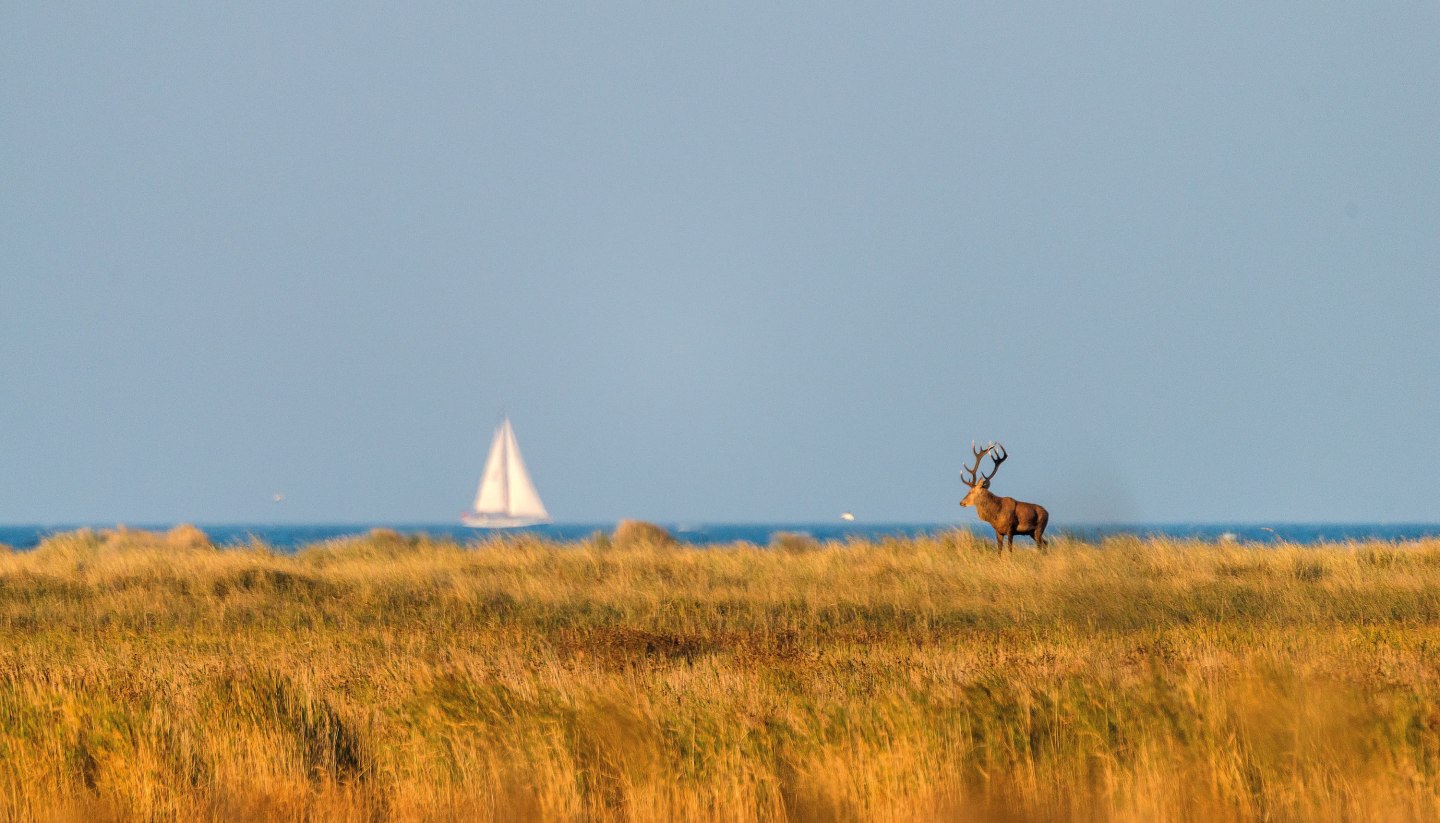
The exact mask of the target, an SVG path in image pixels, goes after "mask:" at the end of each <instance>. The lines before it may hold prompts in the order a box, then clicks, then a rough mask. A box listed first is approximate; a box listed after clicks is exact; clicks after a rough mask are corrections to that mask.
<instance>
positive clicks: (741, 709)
mask: <svg viewBox="0 0 1440 823" xmlns="http://www.w3.org/2000/svg"><path fill="white" fill-rule="evenodd" d="M0 639H3V643H0V820H54V819H73V820H106V819H113V820H165V821H191V820H215V821H222V820H223V821H230V820H243V819H273V820H295V821H301V820H305V821H311V820H313V821H329V820H336V821H339V820H347V821H348V820H377V821H379V820H402V821H411V820H413V821H422V820H424V821H430V820H456V821H459V820H466V821H469V820H479V821H487V820H493V821H513V820H569V821H582V820H586V821H588V820H598V821H612V820H613V821H669V820H722V821H747V820H788V821H811V820H815V821H824V820H856V821H859V820H867V821H868V820H879V821H912V820H978V821H985V820H991V821H1018V820H1046V821H1095V822H1096V823H1100V822H1102V821H1185V820H1200V819H1204V820H1237V821H1327V820H1333V821H1342V820H1343V821H1405V820H1427V819H1440V779H1437V773H1440V677H1437V675H1440V666H1437V660H1440V541H1426V542H1419V543H1407V544H1398V545H1397V544H1387V543H1365V544H1337V545H1326V546H1321V547H1298V546H1288V545H1279V546H1264V547H1247V546H1236V545H1225V544H1222V545H1215V544H1203V543H1188V542H1178V541H1170V540H1160V539H1153V540H1141V539H1134V538H1118V539H1111V540H1107V541H1105V542H1104V543H1103V544H1100V545H1092V544H1084V543H1076V542H1070V541H1066V540H1063V539H1059V540H1056V541H1055V544H1054V548H1053V549H1052V550H1051V551H1049V552H1047V553H1044V554H1041V553H1039V552H1036V551H1034V550H1031V549H1028V548H1027V549H1025V550H1017V551H1015V552H1014V553H1013V554H1007V555H1003V556H997V554H996V553H995V551H994V550H993V548H992V547H991V545H990V542H989V541H988V539H976V538H972V537H970V536H969V535H968V534H964V533H958V532H957V533H954V534H951V535H946V536H943V537H938V538H934V539H919V540H887V541H882V542H876V543H862V542H850V543H820V544H814V543H812V542H806V541H804V540H801V539H800V538H798V537H794V536H792V537H789V538H786V539H784V540H780V541H778V542H777V547H776V548H775V549H769V548H755V547H753V546H748V545H734V546H724V547H716V548H707V549H690V548H684V547H676V546H671V545H666V544H663V542H662V543H660V544H655V543H650V542H644V541H640V542H636V543H633V544H631V543H629V542H628V541H612V540H610V539H608V538H603V537H600V536H597V538H596V539H594V540H592V541H589V542H586V543H580V544H573V545H552V544H546V543H542V542H539V541H536V540H533V539H528V538H523V537H521V538H514V539H506V540H497V541H493V542H484V543H478V544H473V545H467V546H459V545H456V544H454V543H451V542H445V541H432V540H429V539H424V538H411V537H406V536H402V535H399V534H396V533H394V532H375V533H372V534H371V535H369V536H367V537H364V538H358V539H353V540H344V541H335V542H330V543H325V544H321V545H316V546H312V547H309V548H307V549H305V550H303V551H301V552H299V553H298V554H296V555H294V556H288V555H282V554H277V553H275V552H273V551H271V550H270V549H268V548H267V547H265V546H263V545H259V544H256V545H251V546H247V547H240V548H227V549H223V550H220V549H216V548H214V547H212V546H211V545H210V544H209V543H208V541H207V540H206V539H205V538H204V535H203V534H200V533H199V532H198V531H196V530H193V529H178V530H176V531H173V532H171V533H169V534H168V535H165V534H148V533H143V532H133V531H124V530H118V531H114V532H101V533H95V532H88V531H85V532H76V533H71V534H65V535H60V536H56V537H53V538H50V539H49V540H47V541H45V542H44V543H43V544H42V545H41V546H40V547H38V548H37V549H35V550H33V551H27V552H14V553H0Z"/></svg>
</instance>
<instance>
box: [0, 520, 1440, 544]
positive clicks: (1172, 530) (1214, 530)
mask: <svg viewBox="0 0 1440 823" xmlns="http://www.w3.org/2000/svg"><path fill="white" fill-rule="evenodd" d="M115 525H116V524H114V523H62V524H45V525H10V526H5V525H0V544H3V545H6V546H10V547H11V548H14V549H20V550H24V549H32V548H34V547H35V546H37V545H39V543H40V541H41V540H43V539H45V538H46V537H47V536H49V535H52V534H58V533H61V532H67V531H74V530H76V529H79V528H84V527H90V528H95V529H104V528H114V527H115ZM126 525H127V526H129V527H130V528H136V529H147V530H156V531H164V530H166V529H169V528H171V527H172V526H173V525H174V524H171V523H148V524H147V523H130V524H126ZM197 525H198V526H199V528H200V529H201V530H203V531H204V532H205V533H206V534H207V535H209V537H210V540H211V541H212V542H214V543H215V544H216V545H219V546H230V545H245V544H248V543H250V542H251V541H252V540H259V541H260V542H262V543H265V544H266V545H268V546H271V547H272V548H274V549H277V550H280V551H294V550H296V549H299V548H302V547H304V546H308V545H311V544H314V543H323V542H325V541H328V540H336V539H340V538H345V537H353V536H356V535H363V534H366V533H367V532H369V531H371V530H372V529H381V528H383V529H393V530H395V531H397V532H400V533H402V534H415V535H418V534H424V535H428V536H430V537H433V538H440V539H452V540H455V541H458V542H460V543H462V544H463V543H474V542H480V541H484V540H488V539H490V538H491V537H494V536H495V535H497V534H508V535H519V534H530V535H534V536H536V537H541V538H544V539H547V540H556V541H562V542H569V541H577V540H584V539H585V538H588V537H590V536H591V535H594V534H596V533H605V534H608V533H610V532H611V531H613V530H614V528H615V524H614V523H552V524H547V525H543V526H531V527H527V528H523V529H506V530H505V531H503V532H493V531H487V530H484V529H474V528H470V527H468V526H463V525H460V524H458V523H455V524H452V523H323V524H301V525H297V524H265V523H216V524H204V523H200V524H197ZM659 525H662V526H664V527H665V528H666V529H668V530H669V531H670V532H671V534H673V535H675V537H676V538H677V539H678V540H680V541H681V542H683V543H688V544H690V545H693V546H713V545H720V544H729V543H741V542H743V543H753V544H755V545H757V546H768V545H770V544H771V543H772V542H773V541H774V540H775V537H776V535H780V534H798V535H806V536H809V537H813V538H814V539H816V540H821V541H829V540H838V541H845V540H883V539H886V538H909V537H919V536H931V535H937V534H943V533H945V532H950V531H954V530H957V529H959V530H965V531H971V532H973V533H975V534H977V535H980V536H982V537H993V535H994V532H993V531H991V530H990V528H989V527H988V526H985V525H984V524H979V523H865V522H859V521H857V522H844V521H837V522H825V523H663V522H662V523H660V524H659ZM1049 534H1050V536H1052V537H1060V536H1069V537H1072V538H1077V539H1082V540H1087V541H1092V542H1098V541H1101V540H1104V539H1105V538H1107V537H1115V536H1122V535H1135V536H1139V537H1152V536H1153V537H1168V538H1175V539H1198V540H1207V541H1220V540H1224V541H1234V542H1236V543H1247V544H1275V543H1287V544H1302V545H1304V544H1314V543H1323V542H1347V541H1370V540H1380V541H1386V542H1400V541H1408V540H1420V539H1424V538H1440V523H1266V524H1260V523H1097V524H1080V525H1075V526H1069V527H1060V528H1053V527H1052V529H1051V530H1050V532H1049ZM1018 542H1019V544H1021V545H1025V544H1028V543H1029V539H1028V538H1025V537H1021V538H1019V540H1018Z"/></svg>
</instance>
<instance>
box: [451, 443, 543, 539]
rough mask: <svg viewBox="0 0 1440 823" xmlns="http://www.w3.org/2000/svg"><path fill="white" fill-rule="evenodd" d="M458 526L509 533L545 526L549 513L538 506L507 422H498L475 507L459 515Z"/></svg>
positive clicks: (538, 496) (533, 485)
mask: <svg viewBox="0 0 1440 823" xmlns="http://www.w3.org/2000/svg"><path fill="white" fill-rule="evenodd" d="M460 522H461V523H464V524H465V525H467V526H474V527H476V528H480V529H511V528H515V527H516V526H533V525H535V524H537V523H549V522H550V513H549V512H547V511H545V504H544V503H542V502H540V494H539V493H538V492H536V491H535V484H534V483H533V482H531V480H530V472H528V471H526V469H525V460H524V459H523V458H522V457H520V444H519V443H517V442H515V430H514V429H513V428H511V427H510V418H508V417H502V418H500V425H499V426H497V427H496V428H495V438H494V439H493V440H491V441H490V456H489V457H488V458H486V460H485V473H484V474H482V475H481V476H480V488H479V489H477V490H476V492H475V505H474V506H472V507H471V508H470V511H467V512H465V513H464V514H462V515H460Z"/></svg>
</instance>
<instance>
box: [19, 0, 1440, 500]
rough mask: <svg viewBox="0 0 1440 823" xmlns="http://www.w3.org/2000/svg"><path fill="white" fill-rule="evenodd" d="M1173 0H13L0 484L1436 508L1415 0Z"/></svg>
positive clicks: (1428, 195) (1436, 387)
mask: <svg viewBox="0 0 1440 823" xmlns="http://www.w3.org/2000/svg"><path fill="white" fill-rule="evenodd" d="M1202 5H1203V7H1191V6H1185V7H1180V8H1171V9H1166V8H1160V7H1158V6H1157V5H1156V4H1153V3H1140V4H1112V5H1107V6H1105V7H1104V8H1103V9H1094V8H1065V7H1060V6H1033V7H1029V8H1015V7H1014V4H990V5H968V4H953V3H943V4H902V5H896V4H873V5H866V4H855V3H815V4H780V5H776V4H751V3H738V4H719V5H718V6H717V5H716V4H693V3H669V4H653V5H651V4H625V3H605V4H584V5H549V4H516V7H515V8H501V7H498V6H488V5H487V6H484V7H476V6H475V5H474V4H454V5H441V4H420V5H407V6H403V7H381V6H378V5H375V6H371V5H368V4H354V3H316V4H305V5H304V7H303V8H297V7H295V4H279V3H276V4H262V3H253V4H238V5H237V4H228V6H222V5H220V4H214V5H209V4H193V3H174V4H142V5H141V7H139V8H136V7H133V6H129V7H122V6H113V5H111V6H106V5H90V6H79V7H76V6H68V5H64V6H62V5H58V4H27V5H21V4H9V5H7V6H6V7H5V8H4V10H3V11H0V145H3V151H0V522H9V523H34V522H41V523H45V522H75V521H94V522H101V523H104V522H116V521H124V522H144V521H162V522H164V521H178V520H190V521H201V522H205V521H208V522H216V521H232V522H233V521H255V520H265V521H434V520H451V519H453V518H454V517H455V516H456V514H457V513H458V512H459V511H460V510H461V509H462V508H463V507H464V506H465V505H466V504H467V502H468V501H469V499H470V497H471V496H472V495H473V493H474V486H475V483H476V481H477V479H478V475H479V471H480V467H481V464H482V462H483V460H484V454H485V449H486V447H487V444H488V440H489V436H490V431H491V428H492V427H493V426H494V424H495V422H496V419H497V413H498V411H499V410H500V408H501V407H502V406H503V407H504V408H505V410H506V411H507V412H508V413H509V414H510V416H511V418H512V419H513V421H514V424H515V427H516V431H517V433H518V435H519V438H520V443H521V445H522V447H523V449H524V451H525V454H526V457H527V459H528V461H529V463H530V466H531V469H532V471H533V474H534V476H535V480H536V483H537V485H538V487H539V490H540V492H541V494H542V496H543V497H544V498H545V500H546V503H547V504H548V506H549V507H550V509H551V511H552V513H553V514H554V515H555V516H556V517H557V518H558V519H560V520H564V521H578V522H585V521H606V520H612V519H615V518H620V517H645V518H651V519H660V520H792V521H798V520H811V519H830V518H833V517H835V516H836V515H837V514H838V513H839V512H840V511H843V510H847V509H849V510H853V511H855V512H856V514H857V515H858V516H859V517H861V518H862V519H868V520H876V519H882V520H922V521H939V522H944V521H949V520H955V521H969V520H972V519H973V515H971V514H970V513H969V512H962V511H961V510H960V509H959V508H958V507H957V506H956V505H955V502H956V501H957V500H958V499H959V497H960V496H961V493H962V491H963V487H961V486H960V484H959V480H958V472H959V469H960V466H961V463H962V461H963V460H964V459H965V458H966V457H968V455H969V444H970V441H971V440H972V439H978V440H981V441H985V440H988V439H991V438H995V439H999V440H1001V441H1003V442H1004V444H1005V445H1006V447H1007V448H1008V449H1009V451H1010V455H1011V457H1010V460H1009V461H1008V462H1007V463H1006V464H1005V467H1004V468H1003V469H1002V470H1001V473H1000V474H999V476H998V477H997V479H996V481H995V489H996V491H998V492H1000V493H1002V494H1011V495H1014V496H1017V497H1020V498H1022V499H1030V500H1036V501H1039V502H1042V503H1045V504H1046V505H1047V506H1048V507H1049V508H1050V509H1051V511H1052V520H1053V521H1054V522H1056V523H1063V522H1066V521H1069V522H1084V521H1096V520H1191V521H1261V522H1264V521H1282V520H1333V521H1364V520H1377V521H1386V520H1412V521H1413V520H1436V519H1440V510H1437V507H1436V504H1435V502H1434V500H1435V488H1436V483H1435V481H1436V479H1437V466H1440V430H1437V427H1436V425H1435V422H1434V420H1435V418H1436V416H1437V415H1436V410H1437V408H1440V327H1437V323H1436V319H1437V309H1440V287H1437V285H1436V278H1437V275H1440V141H1437V135H1440V50H1437V49H1435V47H1434V44H1435V42H1436V40H1437V37H1440V7H1437V6H1436V5H1434V4H1417V3H1404V4H1402V3H1396V4H1380V5H1373V4H1371V5H1364V6H1360V7H1355V8H1353V9H1345V8H1338V9H1337V8H1329V7H1317V6H1314V5H1313V4H1287V5H1281V4H1266V5H1265V6H1264V7H1263V8H1257V7H1254V4H1245V3H1218V4H1202ZM1192 6H1193V4H1192ZM275 492H284V493H285V495H286V500H285V502H284V503H283V504H280V505H276V504H274V503H272V502H271V495H272V494H274V493H275Z"/></svg>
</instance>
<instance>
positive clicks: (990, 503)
mask: <svg viewBox="0 0 1440 823" xmlns="http://www.w3.org/2000/svg"><path fill="white" fill-rule="evenodd" d="M975 513H976V514H978V515H980V519H981V520H984V521H986V522H987V523H988V522H989V521H990V520H991V519H992V518H994V517H995V516H996V515H998V514H999V513H1000V498H998V497H996V496H995V493H994V492H992V491H990V490H989V489H981V490H980V493H979V494H977V495H976V496H975Z"/></svg>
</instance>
